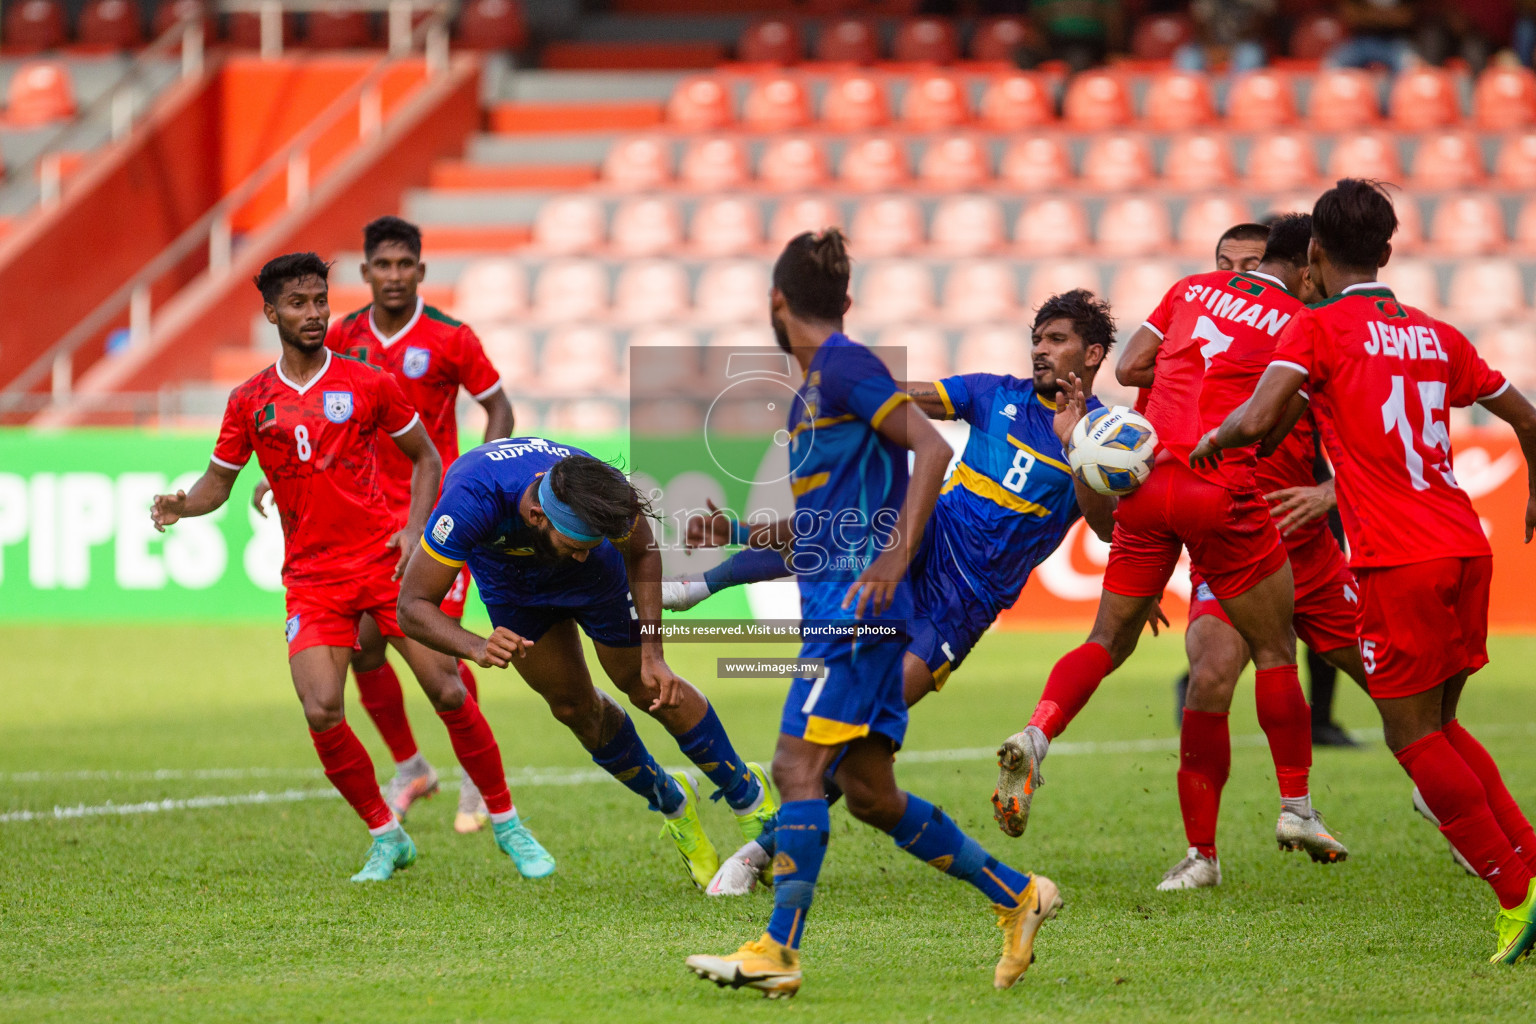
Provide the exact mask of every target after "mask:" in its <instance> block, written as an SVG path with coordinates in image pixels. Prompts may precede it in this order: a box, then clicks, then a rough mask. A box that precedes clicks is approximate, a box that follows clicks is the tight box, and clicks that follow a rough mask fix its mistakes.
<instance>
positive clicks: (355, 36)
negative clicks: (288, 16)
mask: <svg viewBox="0 0 1536 1024" xmlns="http://www.w3.org/2000/svg"><path fill="white" fill-rule="evenodd" d="M305 21H306V22H307V24H306V25H305V29H304V41H305V42H306V43H308V44H309V45H310V46H320V47H326V48H330V49H344V48H348V47H359V46H368V45H369V44H371V43H373V42H374V35H373V21H372V19H370V18H369V17H368V12H367V11H357V10H347V9H345V8H341V9H338V10H333V11H310V12H309V15H308V17H307V18H306V19H305Z"/></svg>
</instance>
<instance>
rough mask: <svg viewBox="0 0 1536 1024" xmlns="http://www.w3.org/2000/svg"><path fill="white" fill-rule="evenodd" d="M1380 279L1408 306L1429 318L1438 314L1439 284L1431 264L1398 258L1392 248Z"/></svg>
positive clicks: (1407, 258)
mask: <svg viewBox="0 0 1536 1024" xmlns="http://www.w3.org/2000/svg"><path fill="white" fill-rule="evenodd" d="M1394 241H1395V240H1394ZM1380 277H1381V281H1382V283H1383V284H1385V285H1386V286H1387V287H1388V288H1391V289H1392V291H1393V293H1394V294H1396V295H1397V297H1398V298H1400V299H1402V300H1403V301H1404V302H1406V303H1408V305H1410V306H1415V307H1417V308H1419V309H1422V310H1423V311H1424V312H1426V313H1428V314H1430V315H1431V316H1438V315H1439V314H1440V312H1441V310H1440V283H1439V277H1438V276H1437V275H1436V273H1435V266H1434V264H1433V263H1429V262H1427V261H1425V260H1416V259H1414V258H1413V257H1411V256H1409V257H1406V258H1400V257H1399V256H1398V255H1397V253H1396V250H1395V248H1394V251H1393V254H1392V258H1391V259H1390V260H1388V261H1387V265H1386V266H1384V267H1382V268H1381V272H1380Z"/></svg>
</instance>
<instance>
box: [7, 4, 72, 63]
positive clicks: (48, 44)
mask: <svg viewBox="0 0 1536 1024" xmlns="http://www.w3.org/2000/svg"><path fill="white" fill-rule="evenodd" d="M8 8H9V9H8V10H7V11H6V12H5V40H4V41H5V46H6V49H8V50H11V51H12V52H14V53H37V52H39V51H41V50H52V49H54V48H55V47H58V46H63V45H64V42H65V39H66V38H67V37H68V34H69V27H68V23H67V21H66V19H65V15H64V5H63V4H61V3H59V2H58V0H22V2H21V3H19V4H18V3H13V4H9V5H8Z"/></svg>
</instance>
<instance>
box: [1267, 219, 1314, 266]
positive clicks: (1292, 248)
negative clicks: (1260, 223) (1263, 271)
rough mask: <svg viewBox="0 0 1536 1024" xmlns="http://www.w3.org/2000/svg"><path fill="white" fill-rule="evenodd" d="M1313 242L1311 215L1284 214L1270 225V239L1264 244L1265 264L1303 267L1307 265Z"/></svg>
mask: <svg viewBox="0 0 1536 1024" xmlns="http://www.w3.org/2000/svg"><path fill="white" fill-rule="evenodd" d="M1311 241H1312V215H1311V214H1310V213H1284V214H1281V215H1280V216H1278V217H1276V218H1274V219H1273V220H1272V221H1270V224H1269V239H1268V240H1267V241H1266V242H1265V244H1264V259H1263V262H1264V263H1271V262H1273V263H1289V264H1290V265H1291V266H1293V267H1303V266H1306V263H1307V244H1308V243H1309V242H1311Z"/></svg>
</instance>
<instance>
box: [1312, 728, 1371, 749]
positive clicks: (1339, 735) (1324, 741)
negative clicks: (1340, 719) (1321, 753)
mask: <svg viewBox="0 0 1536 1024" xmlns="http://www.w3.org/2000/svg"><path fill="white" fill-rule="evenodd" d="M1312 745H1313V746H1314V747H1358V746H1359V745H1360V744H1358V743H1356V742H1355V741H1354V739H1353V738H1351V737H1350V735H1349V733H1347V732H1345V731H1344V727H1343V726H1341V725H1339V724H1338V723H1336V722H1323V723H1321V724H1318V723H1316V722H1314V723H1313V724H1312Z"/></svg>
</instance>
